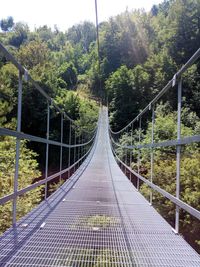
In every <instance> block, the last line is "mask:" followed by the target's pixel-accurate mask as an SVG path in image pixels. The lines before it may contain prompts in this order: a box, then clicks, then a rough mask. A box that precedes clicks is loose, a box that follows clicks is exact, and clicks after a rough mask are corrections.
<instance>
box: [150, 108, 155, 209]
mask: <svg viewBox="0 0 200 267" xmlns="http://www.w3.org/2000/svg"><path fill="white" fill-rule="evenodd" d="M154 123H155V110H154V106H153V107H152V129H151V143H152V145H153V143H154ZM153 152H154V151H153V147H152V148H151V183H153V167H154V166H153V164H154V153H153ZM152 200H153V191H152V189H151V191H150V205H152Z"/></svg>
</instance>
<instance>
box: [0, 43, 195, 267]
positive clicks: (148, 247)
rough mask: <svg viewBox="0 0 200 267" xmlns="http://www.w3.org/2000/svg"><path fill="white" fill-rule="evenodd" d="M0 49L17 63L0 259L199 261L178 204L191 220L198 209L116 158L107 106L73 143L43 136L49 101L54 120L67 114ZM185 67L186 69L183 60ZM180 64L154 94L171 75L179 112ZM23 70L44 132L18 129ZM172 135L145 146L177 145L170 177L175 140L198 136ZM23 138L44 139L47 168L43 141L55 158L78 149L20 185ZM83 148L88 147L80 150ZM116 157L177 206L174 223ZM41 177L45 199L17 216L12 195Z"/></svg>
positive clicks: (31, 262)
mask: <svg viewBox="0 0 200 267" xmlns="http://www.w3.org/2000/svg"><path fill="white" fill-rule="evenodd" d="M0 48H1V51H2V52H3V53H4V55H5V56H6V57H7V59H8V60H10V61H12V63H13V64H14V65H15V66H16V67H17V68H18V69H19V93H18V128H17V131H13V130H9V129H4V128H1V129H0V135H2V136H7V135H8V136H12V137H15V138H16V170H15V184H14V192H13V193H12V194H9V195H6V196H4V197H2V198H1V199H0V204H1V205H3V204H5V203H6V202H8V201H11V200H12V201H13V226H12V227H11V228H10V229H8V230H7V231H6V232H5V233H4V234H3V235H2V236H1V237H0V266H44V267H45V266H46V267H47V266H60V267H61V266H62V267H64V266H93V267H97V266H152V267H155V266H200V256H199V255H198V254H197V253H196V252H195V251H194V250H193V248H192V247H191V246H190V245H189V244H188V243H187V242H186V241H185V240H184V239H183V237H181V236H180V235H179V234H178V219H179V217H178V215H179V209H184V210H185V211H187V212H188V213H189V214H191V215H193V216H194V217H196V218H197V219H199V218H200V212H199V211H197V210H195V209H194V208H192V207H191V206H189V205H187V204H186V203H184V202H182V201H181V200H180V199H179V195H176V197H175V196H172V195H171V194H169V193H167V192H166V191H164V190H163V189H161V188H160V187H158V186H156V185H155V184H154V183H153V180H151V181H149V180H147V179H145V178H144V177H143V176H141V174H140V173H139V172H138V173H137V172H135V171H133V170H132V169H131V167H130V166H128V165H127V162H123V161H122V160H121V159H120V158H119V157H118V155H117V153H116V149H115V148H116V146H117V145H118V146H119V144H118V143H117V141H116V138H115V137H114V136H115V135H119V134H120V132H117V133H114V132H113V131H112V130H111V129H109V122H108V110H107V108H106V107H101V109H100V115H99V120H98V124H97V128H95V129H94V131H93V132H92V134H91V133H90V138H89V140H86V141H85V142H84V143H80V142H79V143H78V142H75V143H74V144H72V143H71V141H70V142H69V143H68V144H64V143H63V142H62V134H61V142H55V141H52V140H50V139H49V134H48V130H49V112H50V109H49V104H51V105H54V107H55V108H57V109H58V111H59V112H61V114H62V116H61V125H63V119H68V120H69V121H70V126H71V124H73V121H72V120H71V119H70V118H69V117H68V116H67V115H66V114H64V113H63V111H62V110H61V109H59V107H57V106H56V104H55V103H54V102H53V100H52V99H51V98H50V97H49V96H48V95H46V93H45V92H44V91H43V90H42V88H40V86H39V85H38V84H37V83H36V82H35V81H34V80H33V79H32V78H31V76H30V75H29V74H28V72H27V71H26V70H25V69H24V68H23V67H22V66H21V65H20V64H19V63H18V62H17V61H16V60H15V59H14V58H13V57H12V56H11V54H9V53H8V51H7V50H6V49H5V48H4V47H3V46H2V45H1V46H0ZM199 55H200V51H197V54H195V55H194V57H193V58H192V60H190V61H189V63H187V64H188V66H189V65H191V64H192V63H193V62H194V61H195V60H196V59H197V58H198V57H199ZM184 68H185V69H186V67H184ZM184 68H183V69H182V70H181V72H179V73H177V74H176V76H174V79H173V80H172V81H170V83H169V84H168V85H167V87H166V88H164V90H163V91H161V93H160V95H159V97H160V96H161V95H162V94H164V93H165V92H166V91H167V90H168V89H169V87H170V86H172V85H174V84H175V83H176V82H178V88H179V89H178V90H179V98H178V109H179V112H181V105H180V103H181V102H180V96H181V94H180V90H181V82H180V76H181V74H182V73H183V71H184ZM22 76H25V79H26V80H28V81H29V82H32V83H33V84H34V85H35V87H36V89H37V90H39V92H40V93H41V94H42V95H43V97H46V99H47V103H48V108H47V111H48V113H47V118H48V119H47V138H46V139H45V138H41V137H36V136H32V135H28V134H25V133H23V132H21V128H20V123H21V119H20V118H21V92H22ZM159 97H157V98H156V99H155V100H153V101H152V102H151V103H150V105H149V106H148V107H147V108H146V109H145V110H144V111H142V112H141V113H140V114H139V115H138V117H137V118H136V119H135V120H133V121H132V122H131V123H130V125H128V126H127V127H125V128H124V129H123V130H122V132H123V131H126V130H127V128H128V127H132V125H133V123H135V122H139V125H140V122H141V118H142V116H143V114H144V112H146V111H150V110H152V113H153V108H152V107H153V104H154V103H155V101H156V100H158V98H159ZM179 115H180V114H179ZM179 119H180V118H179ZM152 122H154V121H152ZM179 123H180V121H178V125H179ZM152 128H153V127H152ZM61 131H63V127H61ZM70 131H71V127H70ZM152 134H153V133H152ZM70 135H71V134H70ZM70 135H69V137H70ZM178 137H179V138H178V139H177V140H171V141H170V142H169V143H168V144H167V143H160V144H158V143H154V142H151V144H148V146H150V148H152V149H153V148H154V147H156V146H167V145H168V146H171V145H174V146H176V147H178V149H177V173H178V174H177V179H178V178H179V172H178V171H179V167H180V166H179V164H180V162H179V156H180V150H179V147H180V146H181V145H182V144H185V143H191V142H197V141H198V140H199V139H200V137H199V136H195V137H190V138H189V139H186V138H183V139H181V138H180V136H178ZM23 139H25V140H31V141H34V142H39V143H43V144H45V145H46V156H47V161H46V163H47V165H46V168H47V169H48V149H49V147H48V146H49V145H50V144H53V145H55V146H58V147H59V148H60V151H61V154H60V156H61V158H62V154H63V148H64V147H67V148H68V149H69V152H70V150H71V152H72V150H76V151H78V152H79V153H78V154H79V157H78V159H77V160H74V163H73V164H70V166H69V167H68V168H66V169H63V168H62V164H61V166H60V172H59V173H56V174H54V175H51V176H48V171H47V170H46V175H45V178H44V179H43V180H41V181H38V182H37V183H34V184H32V185H30V186H29V187H26V188H23V189H19V188H18V184H17V179H18V163H19V152H20V149H19V146H20V141H21V140H23ZM76 141H77V140H76ZM138 146H139V145H138ZM140 146H142V145H140ZM82 147H86V148H87V149H81V148H82ZM133 147H134V144H132V146H128V145H126V146H125V149H127V150H130V149H131V150H132V149H133ZM138 148H139V147H138ZM74 155H75V154H74ZM61 162H62V160H61ZM117 162H118V163H119V164H120V165H121V166H122V167H123V168H125V169H126V170H128V171H129V173H132V175H134V176H135V178H136V179H137V180H138V181H139V180H141V181H142V182H145V183H147V185H148V186H149V187H150V188H151V189H153V190H156V191H158V192H159V193H160V194H162V195H163V196H164V197H166V198H168V199H169V200H170V201H172V202H173V203H174V204H175V205H176V208H177V209H176V228H175V229H172V227H171V226H170V225H169V224H168V223H167V222H166V221H165V220H164V219H163V218H162V217H161V215H159V214H158V212H157V211H156V210H155V209H154V207H153V206H152V205H151V201H150V203H149V202H148V201H147V200H146V199H145V198H144V197H143V196H142V195H141V194H140V192H139V183H138V188H137V187H134V186H133V184H132V182H131V179H128V178H127V176H126V175H125V174H124V172H122V170H121V169H120V167H119V164H117ZM152 163H153V157H152ZM74 167H76V171H75V172H74V173H73V175H72V176H70V178H68V179H67V181H66V182H65V183H64V184H63V185H61V186H60V187H59V188H58V189H57V190H56V191H55V192H54V193H53V194H52V195H51V196H49V197H48V196H47V191H46V190H47V187H46V185H47V183H48V182H49V181H51V180H52V179H54V178H55V177H59V176H62V175H63V174H64V173H66V172H69V171H70V170H71V169H72V168H74ZM152 174H153V173H152ZM151 178H152V177H151ZM177 181H178V180H177ZM42 184H43V185H45V192H46V194H45V196H46V198H45V200H44V201H42V202H41V203H40V204H39V205H38V206H37V207H36V208H35V209H33V210H32V211H31V212H30V213H28V214H27V215H26V216H25V217H23V218H22V219H20V220H19V221H17V220H16V215H17V209H16V206H17V201H16V200H17V198H18V197H20V196H21V195H23V194H25V193H27V192H29V191H30V190H32V189H33V188H36V187H37V186H40V185H42ZM178 186H179V185H178V184H177V187H178ZM177 192H178V190H177Z"/></svg>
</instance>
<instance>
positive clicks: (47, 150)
mask: <svg viewBox="0 0 200 267" xmlns="http://www.w3.org/2000/svg"><path fill="white" fill-rule="evenodd" d="M49 125H50V107H49V101H48V102H47V133H46V139H47V141H48V140H49ZM48 165H49V144H48V143H47V144H46V163H45V179H47V177H48V169H49V166H48ZM46 198H47V182H45V199H46Z"/></svg>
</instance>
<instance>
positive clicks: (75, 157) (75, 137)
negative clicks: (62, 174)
mask: <svg viewBox="0 0 200 267" xmlns="http://www.w3.org/2000/svg"><path fill="white" fill-rule="evenodd" d="M74 145H76V128H75V129H74ZM75 162H76V147H74V163H75ZM75 170H76V166H75V165H74V172H75Z"/></svg>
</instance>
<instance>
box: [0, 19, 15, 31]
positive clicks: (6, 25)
mask: <svg viewBox="0 0 200 267" xmlns="http://www.w3.org/2000/svg"><path fill="white" fill-rule="evenodd" d="M13 26H14V20H13V17H7V19H2V20H1V21H0V27H1V29H2V31H4V32H8V31H10V30H11V29H12V28H13Z"/></svg>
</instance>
